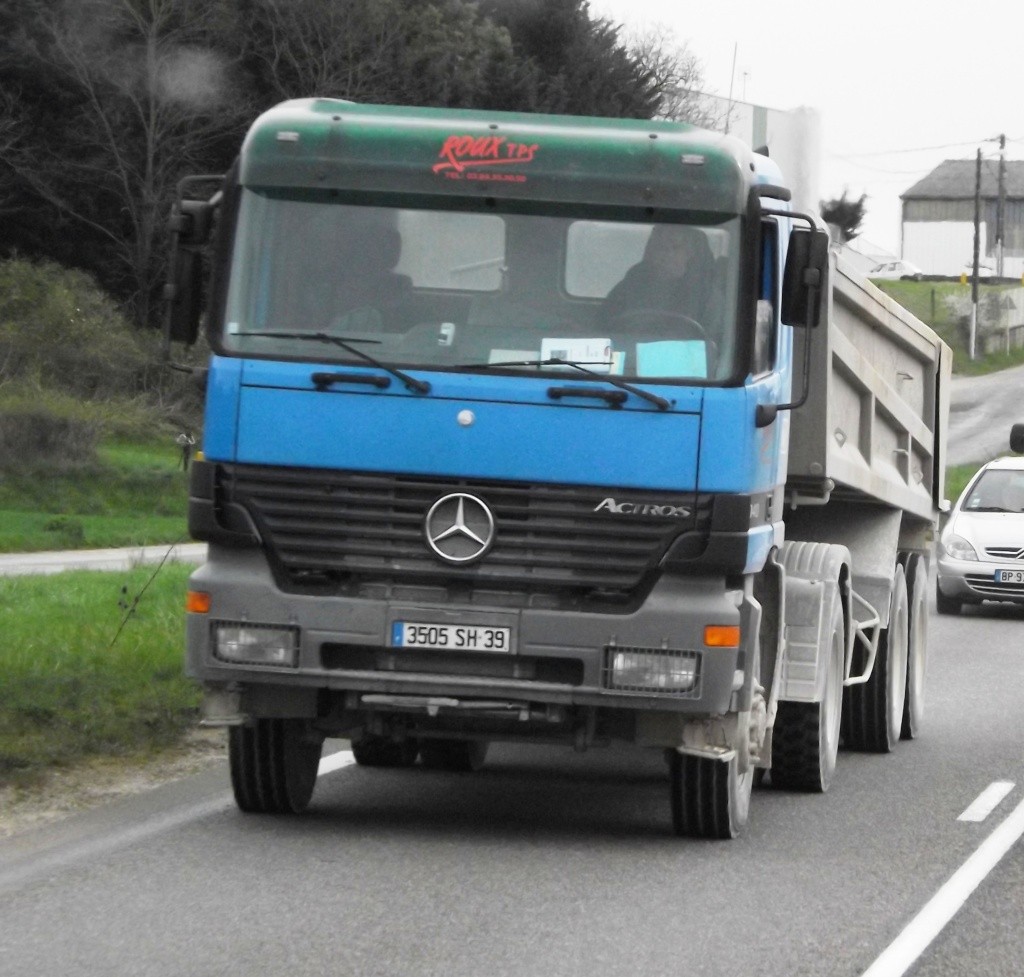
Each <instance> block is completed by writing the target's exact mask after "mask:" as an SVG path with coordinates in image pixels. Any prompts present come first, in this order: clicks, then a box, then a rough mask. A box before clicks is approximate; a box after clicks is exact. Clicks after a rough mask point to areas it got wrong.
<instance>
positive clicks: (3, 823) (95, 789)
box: [0, 729, 227, 838]
mask: <svg viewBox="0 0 1024 977" xmlns="http://www.w3.org/2000/svg"><path fill="white" fill-rule="evenodd" d="M226 743H227V737H226V736H225V734H224V730H222V729H214V730H207V729H196V730H193V731H192V732H191V733H190V734H189V735H188V737H187V738H186V740H185V742H184V743H182V744H181V746H179V747H176V748H175V749H172V750H167V751H164V752H162V753H160V754H158V755H156V756H149V757H141V758H133V759H125V758H123V757H117V758H109V757H103V758H97V759H93V760H90V761H88V762H86V763H82V764H78V765H76V766H74V767H69V768H67V769H56V770H52V771H50V772H49V773H47V774H46V775H44V776H43V777H42V778H41V780H40V781H39V782H38V783H34V784H32V785H30V786H25V787H15V786H11V785H0V838H8V837H10V836H11V835H13V834H16V833H17V832H19V831H25V830H28V829H29V828H33V827H38V826H40V825H43V824H48V823H50V822H52V821H58V820H60V819H62V818H66V817H70V816H71V815H73V814H77V813H79V812H81V811H87V810H89V809H90V808H94V807H99V806H100V805H102V804H109V803H110V802H111V801H114V800H117V799H118V798H121V797H127V796H129V795H131V794H139V793H142V792H143V791H146V790H150V789H152V788H154V787H159V786H160V785H161V784H165V783H169V782H170V781H172V780H178V779H180V778H182V777H187V776H188V775H189V774H192V773H196V772H197V771H199V770H202V769H203V768H204V767H207V766H209V765H210V764H212V763H216V762H217V761H219V760H223V759H224V758H225V756H226V755H227V750H226Z"/></svg>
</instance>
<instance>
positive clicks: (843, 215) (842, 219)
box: [820, 190, 868, 244]
mask: <svg viewBox="0 0 1024 977" xmlns="http://www.w3.org/2000/svg"><path fill="white" fill-rule="evenodd" d="M846 194H847V191H846V190H843V195H842V196H841V197H834V198H832V199H831V200H822V201H821V205H820V206H821V216H822V219H823V220H824V221H825V223H826V224H834V225H835V226H836V227H838V228H839V235H840V237H841V239H842V242H843V244H846V243H847V242H848V241H852V240H853V239H854V238H855V237H856V236H857V235H858V234H860V225H861V224H862V223H863V221H864V214H865V210H866V208H865V204H866V202H867V199H868V195H867V194H866V193H862V194H861V195H860V198H859V199H858V200H847V198H846Z"/></svg>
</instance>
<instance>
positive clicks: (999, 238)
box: [996, 134, 1006, 278]
mask: <svg viewBox="0 0 1024 977" xmlns="http://www.w3.org/2000/svg"><path fill="white" fill-rule="evenodd" d="M1005 210H1006V135H1005V134H1003V135H1001V136H1000V137H999V202H998V203H997V205H996V274H997V275H998V276H999V277H1000V278H1002V277H1003V214H1004V212H1005Z"/></svg>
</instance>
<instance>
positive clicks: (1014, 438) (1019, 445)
mask: <svg viewBox="0 0 1024 977" xmlns="http://www.w3.org/2000/svg"><path fill="white" fill-rule="evenodd" d="M1010 450H1011V451H1016V452H1017V454H1024V424H1014V425H1013V427H1011V428H1010Z"/></svg>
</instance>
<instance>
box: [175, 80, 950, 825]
mask: <svg viewBox="0 0 1024 977" xmlns="http://www.w3.org/2000/svg"><path fill="white" fill-rule="evenodd" d="M209 179H210V178H199V177H197V178H190V179H189V180H187V181H185V182H184V183H183V186H182V191H181V194H180V195H179V200H178V202H177V204H176V206H175V209H174V214H173V218H172V228H173V232H174V233H173V239H174V245H173V254H172V260H171V269H172V270H171V273H170V276H169V282H168V287H167V297H168V316H167V338H168V342H169V343H170V342H184V343H193V342H195V340H196V339H197V336H198V331H199V328H200V324H202V325H203V328H204V329H205V335H206V337H207V339H208V341H209V345H210V347H211V350H212V355H211V357H210V361H209V365H208V369H207V371H206V390H207V394H206V397H207V400H206V414H205V421H204V429H203V439H202V451H201V453H200V454H199V455H198V457H197V460H196V461H195V462H194V464H193V466H192V469H191V482H190V499H189V526H190V531H191V534H192V536H193V537H194V538H195V539H196V540H202V541H206V542H207V543H208V558H207V562H206V563H205V565H203V566H202V567H200V568H199V569H197V571H196V572H195V573H194V574H193V576H192V577H191V580H190V584H189V588H190V589H189V593H188V614H187V618H188V620H187V669H188V672H189V674H190V675H192V676H194V677H195V678H196V679H197V680H198V681H199V682H201V683H202V686H203V688H204V690H205V696H204V716H205V721H206V722H208V723H211V724H223V725H225V726H227V727H228V728H229V733H228V736H229V756H230V767H231V781H232V785H233V788H234V794H235V798H236V800H237V803H238V805H239V807H240V808H241V809H242V810H244V811H247V812H254V813H289V812H299V811H301V810H302V809H303V808H304V807H305V806H306V805H307V804H308V802H309V800H310V797H311V794H312V791H313V789H314V786H315V783H316V776H317V767H318V762H319V758H320V755H321V749H322V745H323V741H324V739H325V737H328V736H330V737H334V736H337V737H344V738H348V739H349V740H350V741H351V744H352V751H353V753H354V755H355V759H356V761H357V762H358V763H360V764H362V765H363V766H365V767H378V768H379V767H386V768H396V767H414V766H417V765H420V766H426V767H428V768H433V769H441V770H461V771H472V770H475V769H477V768H478V767H479V766H480V765H481V764H482V763H483V762H485V755H486V752H487V748H488V745H489V744H490V743H492V742H507V743H515V742H529V743H547V744H552V745H554V746H561V747H562V748H568V749H569V750H577V751H582V750H588V749H592V748H597V747H601V746H607V745H616V746H622V745H630V746H633V747H635V748H637V749H648V750H657V751H659V752H660V753H662V754H663V755H664V757H665V759H666V761H667V763H666V768H667V775H666V783H667V786H668V804H667V805H666V825H668V824H671V826H672V829H673V830H674V832H675V833H676V834H678V835H682V836H691V837H712V838H728V837H733V836H735V835H737V834H738V833H739V832H740V831H742V829H743V827H744V825H745V824H746V822H747V818H748V811H749V806H750V798H751V788H752V786H753V784H754V783H755V781H757V780H759V779H761V778H762V777H764V775H765V773H766V772H767V777H766V778H765V779H766V780H767V782H768V783H770V785H771V786H773V787H775V788H783V789H796V790H807V791H824V790H826V789H827V788H828V786H829V783H830V781H831V779H832V777H833V773H834V770H835V767H836V756H837V751H838V749H839V747H840V744H841V743H842V745H844V746H845V747H847V748H851V749H863V750H874V751H880V752H886V751H889V750H891V749H893V748H894V747H895V746H896V745H897V743H898V741H899V740H900V738H901V737H903V738H911V737H914V736H915V735H917V733H918V731H919V728H920V722H921V717H922V710H923V705H924V686H923V682H924V674H925V667H926V622H927V604H926V597H925V594H926V578H927V574H928V560H929V552H930V548H931V545H932V540H933V531H934V527H935V520H936V513H937V509H938V502H939V500H940V499H941V495H942V473H943V449H942V444H943V435H944V427H945V415H946V411H947V409H948V396H947V384H948V377H949V368H950V366H949V364H950V358H949V350H948V348H947V347H945V346H944V345H943V343H942V342H941V341H940V340H939V339H938V338H937V337H936V336H935V335H934V334H933V333H932V332H931V331H930V330H929V329H927V328H926V327H925V326H924V325H922V324H921V323H920V322H919V321H917V320H916V319H914V318H913V317H912V316H910V315H909V314H908V313H907V312H905V311H904V310H903V309H902V308H900V307H899V306H898V305H896V304H895V303H893V302H892V301H890V300H889V299H888V298H886V297H885V296H884V295H883V294H882V293H881V292H879V291H878V290H876V289H875V288H874V287H873V286H872V285H870V284H869V283H868V282H867V281H865V280H862V279H860V278H859V277H858V276H857V275H856V274H855V273H854V272H853V271H852V269H850V268H848V267H846V266H845V265H844V264H843V262H842V260H841V259H840V258H838V257H837V255H836V254H835V253H834V249H832V248H831V247H830V243H829V237H828V233H827V231H826V230H825V229H824V227H823V225H822V224H821V222H820V218H818V217H817V216H815V215H813V214H803V213H795V212H793V211H792V209H791V203H790V200H791V193H790V191H789V190H788V189H787V188H786V185H785V183H784V180H783V177H782V174H781V173H780V172H779V169H778V167H777V166H776V165H775V164H774V163H773V162H772V161H771V160H770V159H768V157H767V156H765V155H762V154H759V153H756V152H753V151H751V150H750V149H749V148H748V147H746V146H744V145H743V144H741V143H740V142H738V141H737V140H734V139H731V138H730V137H728V136H724V135H721V134H718V133H712V132H707V131H702V130H699V129H696V128H694V127H692V126H689V125H686V124H681V123H672V122H652V121H639V120H612V119H592V118H573V117H557V116H544V115H529V114H511V113H500V112H488V111H451V110H442V109H426V108H420V109H417V108H406V107H396V106H379V105H360V104H353V103H350V102H345V101H337V100H327V99H305V100H297V101H290V102H286V103H284V104H282V105H280V106H278V107H276V108H274V109H272V110H270V111H268V112H266V113H265V114H263V115H262V116H260V117H259V118H258V119H257V120H256V121H255V123H254V124H253V125H252V127H251V129H250V130H249V132H248V134H247V136H246V138H245V140H244V143H243V145H242V148H241V151H240V153H239V155H238V158H237V161H236V163H235V164H234V166H233V167H232V169H231V171H230V172H229V173H227V174H226V175H225V176H223V177H219V178H217V180H216V185H214V186H209V184H208V182H206V181H208V180H209ZM409 775H410V776H414V775H415V774H414V773H413V772H412V771H410V773H409Z"/></svg>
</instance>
